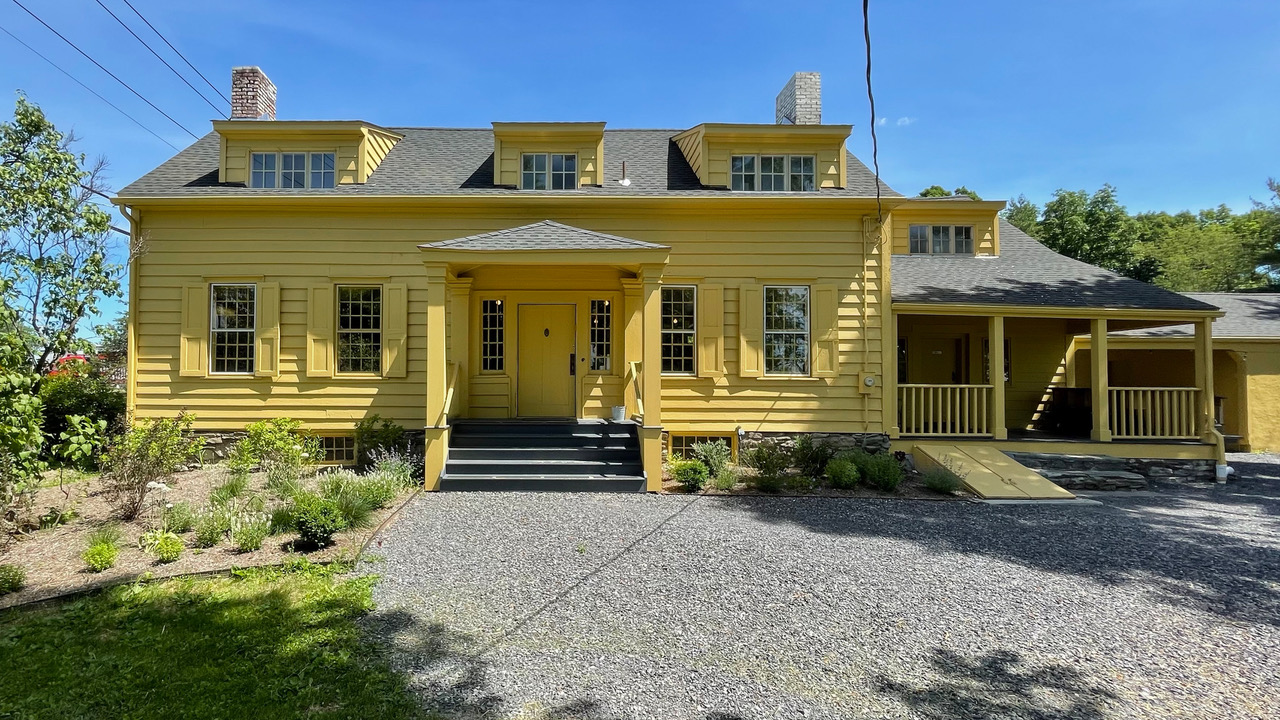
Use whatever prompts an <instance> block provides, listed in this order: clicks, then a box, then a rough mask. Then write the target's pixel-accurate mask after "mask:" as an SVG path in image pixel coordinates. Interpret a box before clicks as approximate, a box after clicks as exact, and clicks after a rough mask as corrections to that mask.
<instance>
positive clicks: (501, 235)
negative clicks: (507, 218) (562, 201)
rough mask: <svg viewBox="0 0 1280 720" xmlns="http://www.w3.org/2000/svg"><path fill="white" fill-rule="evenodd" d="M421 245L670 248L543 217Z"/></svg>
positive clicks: (438, 247) (427, 246) (432, 246)
mask: <svg viewBox="0 0 1280 720" xmlns="http://www.w3.org/2000/svg"><path fill="white" fill-rule="evenodd" d="M418 247H420V248H432V249H448V250H669V249H670V248H668V247H667V246H666V245H655V244H654V243H649V242H644V241H642V240H632V239H630V238H624V237H618V236H617V235H606V234H604V233H598V232H594V231H591V230H583V229H582V228H577V227H573V226H572V225H565V224H563V223H558V222H555V221H554V220H543V221H542V222H536V223H533V224H532V225H521V226H520V227H514V228H507V229H506V230H498V231H495V232H488V233H484V234H483V235H468V236H467V237H461V238H456V239H453V240H441V241H440V242H433V243H423V244H422V245H419V246H418Z"/></svg>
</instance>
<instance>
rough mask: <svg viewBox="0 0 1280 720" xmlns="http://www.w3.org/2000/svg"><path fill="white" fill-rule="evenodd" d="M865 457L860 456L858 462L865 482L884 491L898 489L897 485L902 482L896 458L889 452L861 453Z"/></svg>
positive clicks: (900, 466) (856, 461) (900, 467)
mask: <svg viewBox="0 0 1280 720" xmlns="http://www.w3.org/2000/svg"><path fill="white" fill-rule="evenodd" d="M863 455H864V456H865V457H863V458H861V462H860V463H859V461H858V460H855V461H854V462H855V463H859V468H858V469H859V471H860V472H861V473H862V478H863V479H864V480H866V481H867V484H868V485H870V486H871V487H874V488H876V489H877V490H883V491H885V492H893V491H894V490H897V489H898V485H899V484H901V483H902V476H903V473H902V465H900V464H899V463H898V459H897V458H895V457H894V456H893V455H891V454H889V453H879V454H877V455H870V454H867V453H863Z"/></svg>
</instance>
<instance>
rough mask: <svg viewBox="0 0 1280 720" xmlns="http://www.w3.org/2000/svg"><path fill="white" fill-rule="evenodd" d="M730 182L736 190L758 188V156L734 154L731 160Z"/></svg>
mask: <svg viewBox="0 0 1280 720" xmlns="http://www.w3.org/2000/svg"><path fill="white" fill-rule="evenodd" d="M729 166H730V167H729V183H730V187H732V188H733V189H734V190H755V189H756V156H755V155H734V156H733V157H732V158H730V161H729Z"/></svg>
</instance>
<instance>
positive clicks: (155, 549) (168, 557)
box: [141, 530, 185, 563]
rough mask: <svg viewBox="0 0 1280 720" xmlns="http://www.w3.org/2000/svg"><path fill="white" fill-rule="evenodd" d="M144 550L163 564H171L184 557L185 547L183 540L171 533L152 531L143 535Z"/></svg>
mask: <svg viewBox="0 0 1280 720" xmlns="http://www.w3.org/2000/svg"><path fill="white" fill-rule="evenodd" d="M141 542H142V546H143V548H144V549H145V550H146V551H147V552H149V553H151V554H152V555H155V556H156V559H157V560H159V561H160V562H162V563H171V562H173V561H175V560H177V559H178V558H179V557H181V556H182V551H183V550H184V549H185V546H184V545H183V544H182V538H180V537H178V536H177V535H174V534H173V533H171V532H164V531H162V530H151V531H148V532H146V533H143V535H142V540H141Z"/></svg>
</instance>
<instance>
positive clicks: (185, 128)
mask: <svg viewBox="0 0 1280 720" xmlns="http://www.w3.org/2000/svg"><path fill="white" fill-rule="evenodd" d="M13 4H14V5H17V6H18V7H20V8H22V9H23V10H24V11H25V12H26V13H27V14H28V15H30V16H31V17H33V18H35V19H36V22H38V23H40V24H41V25H43V26H45V27H46V28H48V30H49V32H51V33H53V34H54V35H57V36H58V37H60V38H62V41H63V42H65V43H66V44H68V45H70V46H71V47H72V48H74V49H75V51H76V52H78V53H80V54H81V55H83V56H84V57H85V59H86V60H88V61H89V62H91V63H93V64H94V65H97V66H98V69H99V70H101V71H102V72H104V73H106V74H108V75H110V76H111V79H113V80H115V81H116V82H118V83H120V84H121V85H123V86H125V88H126V89H127V90H128V91H129V92H131V93H133V94H134V95H137V96H138V99H140V100H142V102H144V103H146V104H148V105H150V106H151V108H152V109H153V110H155V111H156V112H158V113H160V114H161V115H163V116H165V117H166V118H168V119H169V122H171V123H173V124H174V125H177V126H178V127H179V128H182V131H183V132H185V133H186V134H188V135H190V136H191V138H192V139H193V140H199V139H200V137H199V136H198V135H196V134H195V133H193V132H191V131H190V130H188V129H187V127H186V126H185V125H183V124H182V123H180V122H178V121H177V120H174V119H173V116H172V115H170V114H169V113H167V112H165V111H163V110H161V109H160V108H159V107H157V106H156V104H155V103H153V102H151V101H150V100H148V99H147V98H146V97H145V96H143V94H142V93H140V92H138V91H137V90H134V89H133V87H132V86H131V85H129V83H127V82H125V81H123V80H121V79H120V78H119V77H117V76H116V74H115V73H113V72H111V71H110V70H108V69H106V68H105V67H103V65H102V63H100V62H98V61H97V60H94V59H93V57H92V56H90V55H89V53H87V52H85V51H83V50H81V49H80V46H78V45H76V44H75V43H73V42H71V41H70V40H68V39H67V38H66V36H65V35H63V34H62V33H60V32H58V31H57V30H54V29H53V26H52V25H50V24H49V23H47V22H45V21H44V20H41V19H40V16H39V15H36V14H35V13H33V12H31V11H30V10H28V9H27V6H26V5H23V4H22V3H20V2H18V0H13Z"/></svg>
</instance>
